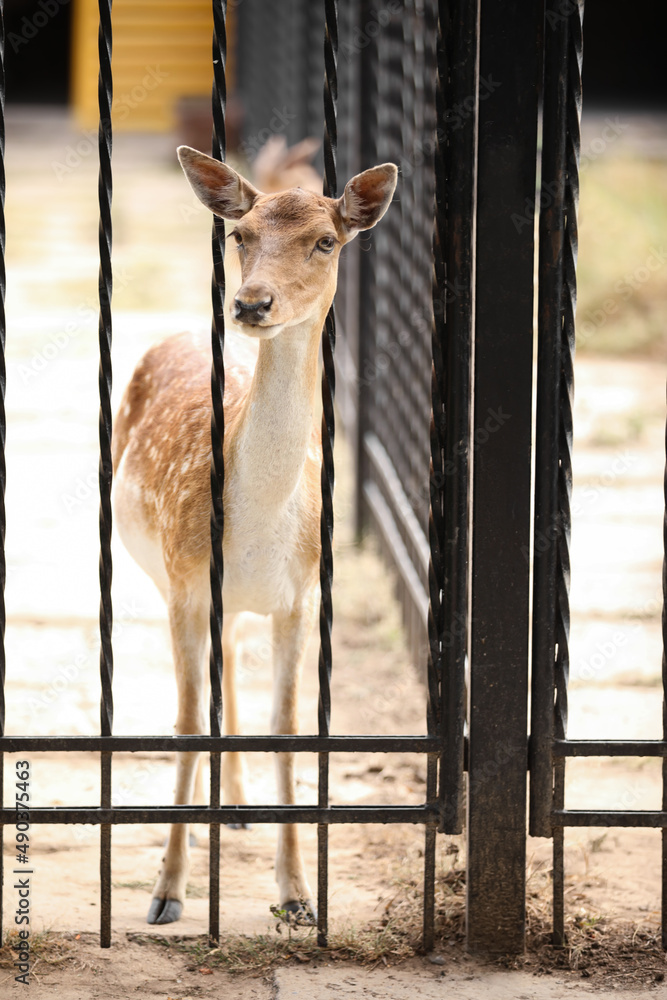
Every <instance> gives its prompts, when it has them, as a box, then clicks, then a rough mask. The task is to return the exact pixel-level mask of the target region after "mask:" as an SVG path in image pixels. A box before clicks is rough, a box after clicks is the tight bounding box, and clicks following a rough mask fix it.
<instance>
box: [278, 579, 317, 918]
mask: <svg viewBox="0 0 667 1000" xmlns="http://www.w3.org/2000/svg"><path fill="white" fill-rule="evenodd" d="M315 610H316V607H315V601H314V595H309V597H308V599H307V600H306V601H304V603H303V605H302V606H301V607H300V608H298V609H297V610H294V611H292V613H291V614H277V613H276V614H274V615H273V646H274V654H273V656H274V667H273V670H274V673H273V712H272V716H271V732H272V733H297V732H298V729H299V719H298V691H299V680H300V676H301V669H302V666H303V660H304V656H305V653H306V647H307V644H308V639H309V637H310V633H311V631H312V626H313V621H314V615H315ZM276 776H277V783H278V802H279V803H280V804H281V805H291V804H293V803H294V802H295V799H296V789H295V779H294V754H293V753H286V752H284V753H278V754H276ZM276 882H277V883H278V889H279V893H280V906H281V908H282V909H285V910H287V911H288V912H289V913H291V914H293V916H294V919H295V921H296V922H298V923H314V922H316V920H317V911H316V909H315V905H314V903H313V901H312V893H311V890H310V886H309V885H308V879H307V877H306V872H305V869H304V866H303V860H302V858H301V849H300V847H299V837H298V827H296V826H294V825H293V824H290V823H280V824H279V827H278V849H277V853H276Z"/></svg>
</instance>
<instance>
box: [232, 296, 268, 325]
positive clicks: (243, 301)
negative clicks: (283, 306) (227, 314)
mask: <svg viewBox="0 0 667 1000" xmlns="http://www.w3.org/2000/svg"><path fill="white" fill-rule="evenodd" d="M272 304H273V297H272V296H271V295H270V294H269V293H268V292H261V293H259V294H256V295H252V294H249V293H248V292H246V293H245V298H241V297H240V295H237V296H236V298H235V299H234V319H238V320H240V322H241V323H249V324H250V325H251V326H254V325H257V324H258V323H260V322H261V321H262V320H263V319H265V318H266V317H267V316H268V314H269V310H270V309H271V306H272Z"/></svg>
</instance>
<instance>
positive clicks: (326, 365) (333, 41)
mask: <svg viewBox="0 0 667 1000" xmlns="http://www.w3.org/2000/svg"><path fill="white" fill-rule="evenodd" d="M337 6H338V5H337V3H336V0H325V4H324V8H325V18H326V24H325V34H324V122H325V127H324V194H325V196H326V197H328V198H335V197H336V186H337V179H336V147H337V142H338V126H337V123H336V107H337V102H338V76H337V60H338V10H337ZM335 346H336V323H335V319H334V310H333V306H332V307H331V309H330V310H329V313H328V315H327V318H326V320H325V323H324V331H323V336H322V361H323V368H322V406H323V412H322V475H321V484H322V516H321V519H320V539H321V544H322V552H321V558H320V588H321V603H320V658H319V682H320V696H319V704H318V727H319V735H320V736H328V735H329V724H330V720H331V664H332V654H331V628H332V622H333V608H332V601H331V587H332V583H333V527H334V524H333V520H334V519H333V486H334V458H333V447H334V436H335V429H336V428H335V420H334V406H333V401H334V393H335V389H336V371H335V367H334V349H335Z"/></svg>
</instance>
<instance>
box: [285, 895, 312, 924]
mask: <svg viewBox="0 0 667 1000" xmlns="http://www.w3.org/2000/svg"><path fill="white" fill-rule="evenodd" d="M280 909H281V910H284V911H285V915H286V917H287V921H286V922H287V923H288V924H296V925H297V926H299V927H315V926H316V925H317V907H316V906H315V904H314V903H313V901H312V899H306V900H303V901H301V900H299V899H290V900H288V902H287V903H283V904H282V906H281V907H280Z"/></svg>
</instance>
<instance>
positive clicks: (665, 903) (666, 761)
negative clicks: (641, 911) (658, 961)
mask: <svg viewBox="0 0 667 1000" xmlns="http://www.w3.org/2000/svg"><path fill="white" fill-rule="evenodd" d="M664 499H665V513H664V518H663V528H662V543H663V561H662V738H663V740H667V425H666V426H665V480H664ZM662 808H663V811H667V757H663V758H662ZM662 947H663V949H667V828H666V827H663V828H662Z"/></svg>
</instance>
